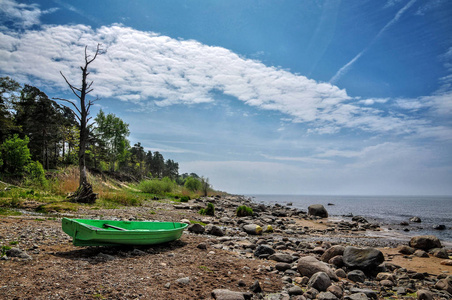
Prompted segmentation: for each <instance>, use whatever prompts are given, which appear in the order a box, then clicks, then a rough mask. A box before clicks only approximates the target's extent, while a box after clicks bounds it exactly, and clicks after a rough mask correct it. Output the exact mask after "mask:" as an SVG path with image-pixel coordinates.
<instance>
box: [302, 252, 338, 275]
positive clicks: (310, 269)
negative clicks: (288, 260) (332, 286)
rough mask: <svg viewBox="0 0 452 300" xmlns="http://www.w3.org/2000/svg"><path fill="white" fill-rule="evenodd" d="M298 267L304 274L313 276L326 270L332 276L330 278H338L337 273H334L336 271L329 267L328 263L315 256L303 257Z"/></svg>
mask: <svg viewBox="0 0 452 300" xmlns="http://www.w3.org/2000/svg"><path fill="white" fill-rule="evenodd" d="M297 269H298V272H300V274H301V275H302V276H307V277H311V276H312V275H314V274H315V273H317V272H324V273H326V274H327V275H328V277H330V279H333V280H336V281H337V280H338V278H337V276H336V274H334V271H333V270H332V269H331V268H330V267H328V265H327V264H326V263H324V262H321V261H320V260H318V259H317V258H315V257H314V256H305V257H301V258H300V259H299V260H298V263H297Z"/></svg>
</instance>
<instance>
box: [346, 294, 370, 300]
mask: <svg viewBox="0 0 452 300" xmlns="http://www.w3.org/2000/svg"><path fill="white" fill-rule="evenodd" d="M344 299H345V300H368V299H369V298H368V297H367V295H366V294H364V293H356V294H351V295H347V296H345V297H344Z"/></svg>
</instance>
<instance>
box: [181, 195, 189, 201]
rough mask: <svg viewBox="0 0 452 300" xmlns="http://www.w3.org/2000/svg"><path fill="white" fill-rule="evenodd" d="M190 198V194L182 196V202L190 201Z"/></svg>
mask: <svg viewBox="0 0 452 300" xmlns="http://www.w3.org/2000/svg"><path fill="white" fill-rule="evenodd" d="M189 200H190V196H182V197H180V202H188V201H189Z"/></svg>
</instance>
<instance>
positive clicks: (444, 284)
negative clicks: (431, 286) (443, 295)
mask: <svg viewBox="0 0 452 300" xmlns="http://www.w3.org/2000/svg"><path fill="white" fill-rule="evenodd" d="M435 289H438V290H444V291H447V292H448V293H451V294H452V275H451V276H449V277H447V278H444V279H440V280H438V282H437V283H436V284H435Z"/></svg>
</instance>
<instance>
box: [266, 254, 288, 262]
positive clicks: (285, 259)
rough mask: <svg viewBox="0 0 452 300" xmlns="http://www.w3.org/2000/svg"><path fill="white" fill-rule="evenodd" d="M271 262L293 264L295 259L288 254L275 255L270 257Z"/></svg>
mask: <svg viewBox="0 0 452 300" xmlns="http://www.w3.org/2000/svg"><path fill="white" fill-rule="evenodd" d="M268 259H269V260H274V261H277V262H283V263H288V264H289V263H291V262H292V261H293V258H292V256H291V255H289V254H286V253H275V254H272V255H270V256H269V257H268Z"/></svg>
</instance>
